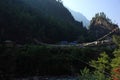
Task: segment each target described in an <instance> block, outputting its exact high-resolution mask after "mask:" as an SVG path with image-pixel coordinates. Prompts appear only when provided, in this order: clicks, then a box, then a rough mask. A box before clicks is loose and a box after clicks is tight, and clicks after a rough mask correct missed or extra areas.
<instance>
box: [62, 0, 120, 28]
mask: <svg viewBox="0 0 120 80" xmlns="http://www.w3.org/2000/svg"><path fill="white" fill-rule="evenodd" d="M62 1H63V4H64V5H65V6H66V7H68V8H70V9H72V10H74V11H77V12H80V13H82V14H83V15H84V16H86V17H87V19H88V20H91V19H92V17H94V15H95V14H96V13H98V12H104V13H105V14H106V15H107V17H109V18H110V19H111V20H112V22H113V23H116V24H118V25H119V26H120V0H62Z"/></svg>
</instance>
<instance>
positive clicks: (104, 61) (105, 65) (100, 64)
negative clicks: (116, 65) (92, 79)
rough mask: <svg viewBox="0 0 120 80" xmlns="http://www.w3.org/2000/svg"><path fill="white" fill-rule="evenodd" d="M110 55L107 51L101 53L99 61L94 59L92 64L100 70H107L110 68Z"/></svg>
mask: <svg viewBox="0 0 120 80" xmlns="http://www.w3.org/2000/svg"><path fill="white" fill-rule="evenodd" d="M109 63H110V57H109V56H108V55H107V54H106V53H105V52H103V53H101V54H100V57H99V58H98V60H97V61H95V60H92V61H91V62H90V64H91V65H92V66H94V67H95V68H96V69H97V70H98V71H99V72H104V71H105V70H109V69H110V67H109V65H110V64H109Z"/></svg>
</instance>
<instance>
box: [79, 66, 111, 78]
mask: <svg viewBox="0 0 120 80" xmlns="http://www.w3.org/2000/svg"><path fill="white" fill-rule="evenodd" d="M79 79H80V80H110V79H109V78H106V77H105V75H104V74H103V73H100V72H94V73H93V72H90V70H89V69H88V68H84V69H83V70H82V71H81V76H80V77H79Z"/></svg>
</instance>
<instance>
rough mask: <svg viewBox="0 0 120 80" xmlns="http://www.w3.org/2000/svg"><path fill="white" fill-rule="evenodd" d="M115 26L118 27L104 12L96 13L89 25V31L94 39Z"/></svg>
mask: <svg viewBox="0 0 120 80" xmlns="http://www.w3.org/2000/svg"><path fill="white" fill-rule="evenodd" d="M116 28H118V25H116V24H113V23H112V22H111V20H110V19H109V18H107V17H106V15H105V14H104V13H100V14H96V16H95V17H93V19H92V20H91V23H90V26H89V30H90V33H91V35H92V37H93V38H94V40H96V39H99V38H100V37H102V36H104V35H106V34H108V33H109V32H111V31H112V30H114V29H116Z"/></svg>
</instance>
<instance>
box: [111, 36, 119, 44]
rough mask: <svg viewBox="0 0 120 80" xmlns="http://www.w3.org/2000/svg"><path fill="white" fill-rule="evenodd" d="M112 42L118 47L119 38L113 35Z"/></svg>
mask: <svg viewBox="0 0 120 80" xmlns="http://www.w3.org/2000/svg"><path fill="white" fill-rule="evenodd" d="M113 42H114V43H115V44H116V45H118V46H120V36H116V35H114V36H113Z"/></svg>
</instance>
